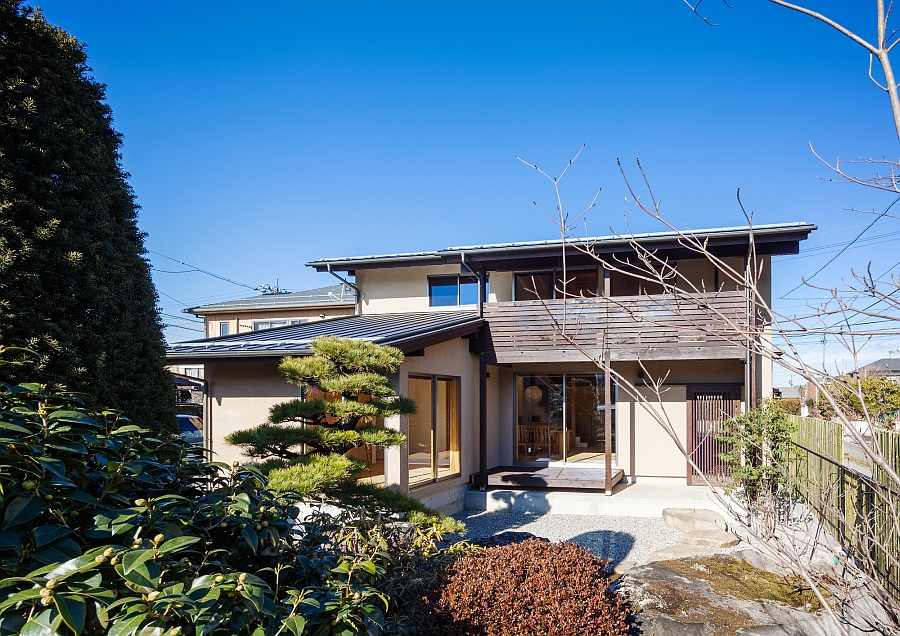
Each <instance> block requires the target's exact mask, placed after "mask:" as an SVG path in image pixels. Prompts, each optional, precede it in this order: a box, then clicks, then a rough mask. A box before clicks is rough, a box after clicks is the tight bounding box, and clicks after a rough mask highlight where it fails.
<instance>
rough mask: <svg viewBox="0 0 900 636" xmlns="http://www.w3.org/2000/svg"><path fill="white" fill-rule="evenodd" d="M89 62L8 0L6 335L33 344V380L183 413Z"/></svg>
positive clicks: (3, 223) (2, 266)
mask: <svg viewBox="0 0 900 636" xmlns="http://www.w3.org/2000/svg"><path fill="white" fill-rule="evenodd" d="M86 61H87V56H86V55H85V52H84V45H83V44H81V43H79V42H78V41H77V40H76V39H75V38H73V37H72V36H70V35H69V34H68V33H66V32H65V31H63V30H62V29H60V28H58V27H55V26H52V25H49V24H47V22H46V21H45V20H44V18H43V16H42V15H41V14H40V12H39V11H35V10H32V9H30V8H27V7H23V6H22V3H21V1H20V0H0V91H2V93H0V343H2V344H3V345H5V346H19V347H28V348H30V349H32V350H34V351H36V352H37V353H38V355H39V357H40V358H39V363H38V365H37V368H35V367H33V366H29V368H27V371H20V373H27V379H28V380H30V381H35V380H36V381H38V382H41V383H45V384H48V385H50V386H51V387H53V388H55V389H64V390H69V391H78V392H84V393H87V394H89V395H91V396H93V397H94V398H95V399H97V401H98V402H100V403H102V404H108V405H110V406H111V407H112V408H117V409H122V410H124V411H125V412H127V413H128V414H129V416H130V417H132V418H134V419H135V421H137V422H140V423H142V424H145V425H153V424H157V425H167V426H174V417H173V414H174V391H173V389H172V380H171V376H170V375H169V374H168V372H167V371H166V370H165V367H164V364H165V348H164V344H163V339H162V329H161V325H160V322H159V316H158V314H157V312H156V309H155V304H156V293H155V290H154V288H153V284H152V282H151V280H150V273H149V265H148V263H147V261H146V260H145V259H144V257H143V254H144V253H145V250H144V234H143V233H141V232H140V231H139V230H138V228H137V225H136V218H137V206H136V205H135V202H134V196H133V194H132V191H131V188H130V187H129V185H128V182H127V177H128V175H127V174H125V173H124V172H123V171H122V168H121V162H120V160H121V157H120V154H119V149H120V146H121V143H122V140H121V136H120V135H119V134H118V133H116V131H115V130H113V128H112V111H111V110H110V108H109V106H108V105H106V104H105V103H104V99H105V94H104V87H103V85H101V84H99V83H97V82H96V81H94V79H92V78H91V77H90V76H89V72H90V69H89V68H88V66H87V64H86ZM12 373H13V375H15V373H16V372H15V371H13V372H12ZM23 379H25V376H22V377H21V378H20V377H12V378H10V380H11V381H13V382H14V383H15V382H18V381H21V380H23Z"/></svg>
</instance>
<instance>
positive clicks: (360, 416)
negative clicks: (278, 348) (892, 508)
mask: <svg viewBox="0 0 900 636" xmlns="http://www.w3.org/2000/svg"><path fill="white" fill-rule="evenodd" d="M311 346H312V350H313V355H311V356H307V357H302V358H293V357H288V358H285V359H284V360H283V361H282V362H281V364H280V365H279V367H278V368H279V370H280V371H281V374H282V375H283V376H284V377H285V379H286V380H288V381H289V382H291V383H293V384H297V385H299V386H302V387H304V388H305V389H306V399H303V400H291V401H288V402H284V403H282V404H276V405H275V406H273V407H272V409H271V410H270V414H269V422H268V423H266V424H262V425H260V426H257V427H255V428H252V429H247V430H243V431H236V432H234V433H232V434H231V435H229V436H228V437H227V438H226V441H227V442H228V443H229V444H232V445H234V446H238V447H239V448H240V449H241V450H242V451H243V452H244V453H245V454H246V455H248V456H249V457H253V458H256V459H269V458H273V457H276V458H281V459H287V460H294V459H298V458H299V457H301V456H302V455H304V454H305V455H316V454H330V453H337V454H341V455H343V454H345V453H346V452H347V451H349V450H350V449H353V448H359V447H361V446H376V447H380V448H387V447H389V446H398V445H402V444H404V443H405V442H406V438H405V436H404V435H403V434H402V433H400V432H399V431H396V430H393V429H387V428H383V427H380V426H375V423H376V420H377V419H378V418H383V417H390V416H392V415H409V414H412V413H415V412H416V405H415V403H414V402H413V401H412V400H410V399H408V398H404V397H400V396H398V395H397V394H396V392H395V391H394V387H393V385H392V384H391V381H390V378H389V377H388V374H391V373H396V372H397V370H398V369H399V368H400V364H401V363H402V362H403V353H402V352H401V351H400V350H399V349H395V348H394V347H386V346H381V345H376V344H372V343H370V342H365V341H362V340H353V339H350V338H337V337H319V338H315V339H314V340H313V341H312V344H311ZM304 449H305V451H304Z"/></svg>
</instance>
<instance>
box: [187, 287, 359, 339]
mask: <svg viewBox="0 0 900 636" xmlns="http://www.w3.org/2000/svg"><path fill="white" fill-rule="evenodd" d="M355 308H356V291H355V290H354V289H353V288H351V287H349V286H347V285H344V284H340V285H331V286H330V287H319V288H318V289H310V290H307V291H300V292H292V293H287V294H260V295H258V296H251V297H249V298H238V299H237V300H227V301H225V302H222V303H215V304H212V305H202V306H200V307H190V308H188V309H182V311H183V312H184V313H187V314H193V315H195V316H203V318H204V333H205V334H206V337H208V338H215V337H218V336H230V335H233V334H239V333H247V332H249V331H261V330H263V329H274V328H275V327H288V326H290V325H302V324H305V323H307V322H315V321H317V320H324V319H325V318H334V317H336V316H352V315H353V314H354V312H355Z"/></svg>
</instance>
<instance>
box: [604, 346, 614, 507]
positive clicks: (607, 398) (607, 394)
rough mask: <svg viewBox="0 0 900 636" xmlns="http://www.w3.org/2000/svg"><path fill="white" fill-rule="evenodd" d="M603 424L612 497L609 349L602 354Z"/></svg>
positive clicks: (607, 484) (608, 487)
mask: <svg viewBox="0 0 900 636" xmlns="http://www.w3.org/2000/svg"><path fill="white" fill-rule="evenodd" d="M603 365H604V367H605V368H604V370H603V371H604V372H603V399H604V409H603V422H604V428H605V429H606V430H605V439H604V444H605V451H606V484H605V485H606V495H607V496H610V495H612V377H610V376H611V375H612V374H611V373H610V370H611V369H610V366H609V365H610V355H609V347H607V348H606V351H605V352H604V353H603Z"/></svg>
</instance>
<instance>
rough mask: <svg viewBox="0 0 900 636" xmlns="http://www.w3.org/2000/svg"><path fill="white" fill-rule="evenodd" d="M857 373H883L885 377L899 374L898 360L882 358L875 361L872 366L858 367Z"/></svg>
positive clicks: (899, 364) (899, 363)
mask: <svg viewBox="0 0 900 636" xmlns="http://www.w3.org/2000/svg"><path fill="white" fill-rule="evenodd" d="M859 372H860V373H883V374H885V375H890V374H894V373H900V358H882V359H881V360H876V361H875V362H873V363H872V364H867V365H866V366H864V367H860V369H859Z"/></svg>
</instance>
